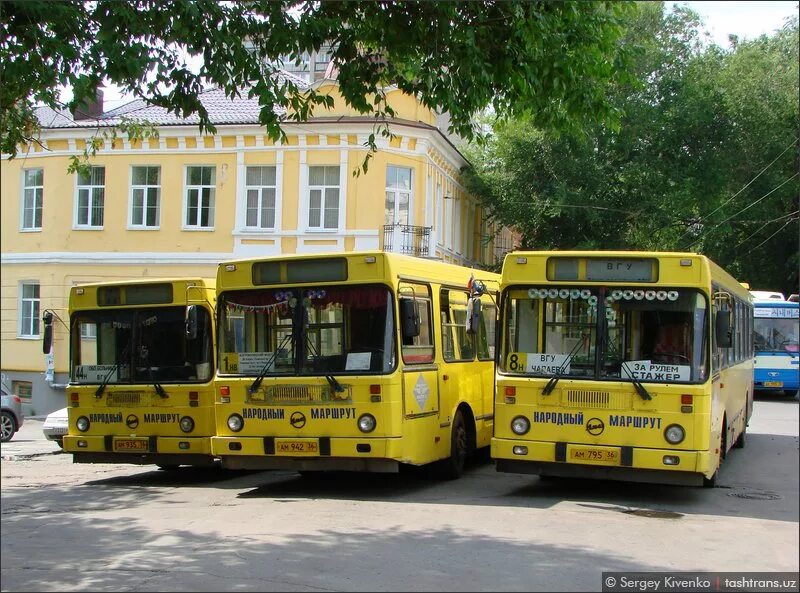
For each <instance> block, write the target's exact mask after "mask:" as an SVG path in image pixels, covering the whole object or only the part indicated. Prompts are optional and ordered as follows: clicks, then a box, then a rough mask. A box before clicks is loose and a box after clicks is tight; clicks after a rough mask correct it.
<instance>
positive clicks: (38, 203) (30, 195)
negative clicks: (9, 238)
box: [19, 167, 44, 232]
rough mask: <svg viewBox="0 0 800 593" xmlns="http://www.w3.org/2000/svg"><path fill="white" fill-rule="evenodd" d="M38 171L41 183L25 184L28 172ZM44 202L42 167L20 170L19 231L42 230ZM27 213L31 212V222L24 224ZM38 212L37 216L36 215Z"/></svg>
mask: <svg viewBox="0 0 800 593" xmlns="http://www.w3.org/2000/svg"><path fill="white" fill-rule="evenodd" d="M36 171H39V172H41V175H42V180H41V181H42V184H41V185H26V183H27V177H28V175H27V174H28V173H32V174H34V175H35V172H36ZM43 204H44V169H42V168H41V167H36V168H34V169H23V170H22V204H21V205H20V221H19V228H20V230H21V231H26V232H30V231H41V230H42V208H43ZM28 213H31V224H30V225H28V224H26V218H27V215H28ZM37 214H38V217H37ZM37 218H38V224H37Z"/></svg>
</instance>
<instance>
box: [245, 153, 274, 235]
mask: <svg viewBox="0 0 800 593" xmlns="http://www.w3.org/2000/svg"><path fill="white" fill-rule="evenodd" d="M245 192H246V194H247V212H246V218H245V226H246V227H247V228H249V229H274V228H275V193H276V188H275V167H247V173H246V181H245Z"/></svg>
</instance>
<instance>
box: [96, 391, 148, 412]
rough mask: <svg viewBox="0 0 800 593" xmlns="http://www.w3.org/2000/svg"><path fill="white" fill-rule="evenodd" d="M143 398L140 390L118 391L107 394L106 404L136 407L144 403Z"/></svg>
mask: <svg viewBox="0 0 800 593" xmlns="http://www.w3.org/2000/svg"><path fill="white" fill-rule="evenodd" d="M142 399H143V398H142V394H141V393H140V392H138V391H117V392H113V393H109V394H108V395H106V405H107V406H114V407H121V408H136V407H139V406H141V405H142ZM147 399H149V398H147ZM148 403H149V402H148Z"/></svg>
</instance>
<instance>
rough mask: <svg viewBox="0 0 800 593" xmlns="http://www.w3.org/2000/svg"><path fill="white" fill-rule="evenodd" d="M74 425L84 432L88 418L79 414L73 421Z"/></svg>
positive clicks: (87, 425) (87, 427) (86, 428)
mask: <svg viewBox="0 0 800 593" xmlns="http://www.w3.org/2000/svg"><path fill="white" fill-rule="evenodd" d="M75 426H77V427H78V430H80V431H81V432H86V431H87V430H89V419H88V418H87V417H86V416H81V417H80V418H78V419H77V420H76V421H75Z"/></svg>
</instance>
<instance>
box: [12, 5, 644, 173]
mask: <svg viewBox="0 0 800 593" xmlns="http://www.w3.org/2000/svg"><path fill="white" fill-rule="evenodd" d="M629 7H630V3H629V2H549V1H545V0H539V1H530V0H520V1H498V2H494V1H482V2H394V1H388V0H387V1H381V2H310V1H309V2H295V1H289V0H281V1H273V0H249V1H243V2H217V1H216V0H192V1H173V2H165V1H162V0H132V1H129V2H118V1H114V0H98V1H96V2H84V1H81V0H70V1H66V0H64V1H40V0H24V1H17V0H11V1H9V0H5V1H4V2H3V3H2V4H1V5H0V9H1V10H2V24H1V27H2V28H0V32H1V33H2V34H1V35H0V78H1V79H2V85H1V86H0V132H2V141H1V142H0V148H1V149H2V151H3V152H4V153H6V154H9V155H11V156H12V157H13V156H14V155H16V153H17V150H18V147H19V146H20V144H21V143H26V142H30V141H31V140H32V139H33V138H34V137H35V134H36V130H37V123H36V120H35V118H34V117H33V107H34V105H35V104H44V105H48V106H51V107H53V108H57V107H60V106H61V104H60V101H59V94H58V87H59V86H67V87H71V88H72V89H73V91H74V96H73V99H72V101H71V102H70V104H69V105H68V107H69V108H71V109H74V108H75V107H76V106H80V105H81V104H83V103H84V102H85V101H86V100H87V98H93V97H94V94H95V90H96V89H97V87H98V85H100V84H101V83H107V84H114V85H117V86H119V87H121V88H122V89H123V90H124V91H125V92H127V93H131V94H133V95H134V96H136V97H140V98H142V99H145V100H146V101H148V102H149V103H150V104H153V105H158V106H162V107H164V108H166V109H168V110H169V111H170V112H172V113H175V114H178V115H181V116H187V115H190V114H193V113H197V114H198V115H199V118H200V128H201V130H208V131H211V132H213V131H214V126H213V124H212V123H211V122H210V121H209V120H208V117H207V113H206V112H205V110H204V109H203V106H202V105H201V103H200V100H199V98H198V94H199V93H200V92H201V90H202V89H203V88H204V87H205V86H209V85H213V86H217V87H220V88H222V89H224V91H225V93H226V94H227V95H228V96H230V97H235V96H237V95H238V94H239V93H242V92H246V93H248V94H249V95H250V96H251V97H252V96H257V97H258V98H259V103H260V105H261V106H262V110H261V114H260V119H261V123H262V124H263V125H264V126H265V128H266V130H267V132H268V133H269V134H270V135H271V136H272V137H273V138H277V137H279V136H280V135H281V130H280V122H281V119H280V116H279V114H278V113H277V112H276V110H275V109H274V106H275V105H278V106H281V107H283V108H286V109H287V110H288V111H289V113H290V114H291V117H293V118H294V119H296V120H300V121H305V120H307V119H308V118H309V117H310V116H311V115H312V114H313V112H314V108H315V107H317V106H320V105H322V106H327V105H330V101H331V99H330V97H328V96H326V95H324V94H322V93H319V92H317V91H315V90H314V89H313V88H312V89H311V90H304V89H299V88H298V87H297V85H296V84H294V83H293V82H292V81H291V80H287V79H285V78H282V77H276V76H273V74H274V73H275V71H276V66H274V65H273V64H274V63H275V62H276V60H277V59H278V58H279V57H280V56H283V55H290V56H292V57H293V58H298V57H299V56H300V55H301V54H302V53H303V52H304V51H309V50H318V49H319V48H320V47H321V46H323V44H326V43H329V42H332V43H333V52H332V59H333V61H334V63H335V64H336V66H337V67H338V71H339V75H338V80H339V84H340V90H341V93H342V95H343V97H344V100H345V101H346V103H347V104H348V105H350V106H352V107H353V108H355V109H356V110H357V111H358V112H359V113H364V114H370V115H374V116H375V117H376V118H378V119H379V120H383V118H386V117H390V116H391V115H392V110H391V108H390V107H389V106H388V105H387V104H386V102H385V100H384V99H385V97H384V95H383V89H384V88H386V86H387V85H396V86H397V87H399V88H400V89H401V90H403V91H405V92H406V93H409V94H413V95H416V96H417V97H419V99H420V101H421V102H422V103H423V104H424V105H426V106H427V107H430V108H433V109H436V110H439V111H447V112H449V114H450V117H451V120H450V121H451V131H452V132H455V133H457V134H459V135H461V136H462V137H465V138H472V137H473V136H474V135H475V133H476V131H475V129H474V128H473V124H472V118H473V116H474V114H475V113H476V112H477V111H478V110H480V109H482V108H484V107H486V106H488V105H491V106H492V107H493V109H494V111H495V112H496V113H498V114H502V115H503V116H512V115H522V114H528V115H529V116H530V117H531V118H532V120H533V121H535V122H536V123H537V124H538V125H540V126H543V127H553V126H554V127H561V128H568V127H575V126H577V125H578V122H580V121H582V120H583V119H587V118H590V119H595V120H602V121H607V122H609V123H610V124H612V125H613V123H614V122H615V115H616V114H615V111H614V109H613V108H612V106H611V105H610V104H609V102H608V100H607V96H606V89H607V87H608V85H609V84H611V83H613V82H614V81H615V80H617V79H618V78H619V77H620V76H624V69H622V68H620V67H619V66H620V64H621V63H622V62H623V61H624V55H622V54H620V52H619V48H618V44H617V40H618V39H619V37H620V35H621V34H622V32H623V30H622V28H621V22H622V17H623V15H624V14H625V12H626V11H627V10H628V9H629ZM186 55H190V56H200V57H202V66H201V67H200V68H199V70H198V71H197V72H195V71H193V70H192V68H190V67H189V65H188V64H187V63H186V60H185V56H186ZM373 148H374V145H373Z"/></svg>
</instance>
